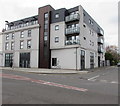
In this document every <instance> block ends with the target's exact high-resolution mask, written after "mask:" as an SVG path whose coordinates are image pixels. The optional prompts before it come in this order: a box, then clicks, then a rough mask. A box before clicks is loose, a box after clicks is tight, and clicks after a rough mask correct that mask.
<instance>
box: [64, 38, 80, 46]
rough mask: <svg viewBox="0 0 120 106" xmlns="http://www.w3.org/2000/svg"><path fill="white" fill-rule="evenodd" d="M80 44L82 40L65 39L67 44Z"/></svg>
mask: <svg viewBox="0 0 120 106" xmlns="http://www.w3.org/2000/svg"><path fill="white" fill-rule="evenodd" d="M79 44H80V40H79V39H77V40H66V41H65V45H79Z"/></svg>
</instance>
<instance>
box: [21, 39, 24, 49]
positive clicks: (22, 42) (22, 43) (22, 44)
mask: <svg viewBox="0 0 120 106" xmlns="http://www.w3.org/2000/svg"><path fill="white" fill-rule="evenodd" d="M23 46H24V41H20V49H23Z"/></svg>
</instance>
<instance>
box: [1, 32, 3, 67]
mask: <svg viewBox="0 0 120 106" xmlns="http://www.w3.org/2000/svg"><path fill="white" fill-rule="evenodd" d="M2 38H3V33H0V67H2V66H3V53H2V44H3V43H2Z"/></svg>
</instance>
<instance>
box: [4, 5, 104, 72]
mask: <svg viewBox="0 0 120 106" xmlns="http://www.w3.org/2000/svg"><path fill="white" fill-rule="evenodd" d="M104 49H105V48H104V31H103V29H102V28H101V27H100V26H99V25H98V24H97V23H96V22H95V21H94V19H93V18H92V17H91V16H90V15H89V14H88V13H87V12H86V11H85V10H84V9H83V7H82V6H77V7H74V8H71V9H65V8H61V9H58V10H55V9H54V8H53V7H51V6H50V5H47V6H44V7H40V8H39V9H38V15H36V16H33V17H29V18H25V19H21V20H18V21H14V22H7V24H6V30H5V31H4V36H3V58H4V59H3V60H4V62H3V63H4V66H10V64H11V63H13V66H14V67H25V68H29V67H32V68H60V69H75V70H84V69H89V68H95V67H101V66H104V62H105V58H104V55H105V51H104Z"/></svg>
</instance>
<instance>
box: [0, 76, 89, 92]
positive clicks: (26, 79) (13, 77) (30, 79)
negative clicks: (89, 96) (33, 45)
mask: <svg viewBox="0 0 120 106" xmlns="http://www.w3.org/2000/svg"><path fill="white" fill-rule="evenodd" d="M0 77H3V78H8V79H16V80H25V81H30V82H34V83H38V84H44V85H49V86H55V87H61V88H66V89H72V90H76V91H82V92H86V91H88V89H85V88H78V87H74V86H69V85H63V84H59V83H54V82H48V81H44V80H36V79H32V78H27V77H23V76H18V75H12V74H0Z"/></svg>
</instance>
